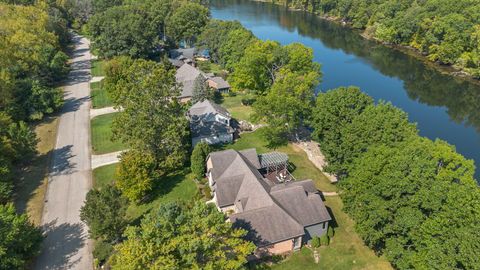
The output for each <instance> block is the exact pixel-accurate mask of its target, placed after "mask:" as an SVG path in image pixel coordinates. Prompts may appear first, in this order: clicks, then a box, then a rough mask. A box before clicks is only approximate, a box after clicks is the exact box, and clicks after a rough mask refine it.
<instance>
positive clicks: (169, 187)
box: [127, 168, 197, 220]
mask: <svg viewBox="0 0 480 270" xmlns="http://www.w3.org/2000/svg"><path fill="white" fill-rule="evenodd" d="M189 171H190V170H189V169H188V168H185V169H184V170H183V171H179V172H176V173H172V174H170V175H168V176H166V177H163V178H161V179H160V180H159V184H158V186H157V187H156V188H155V189H154V192H153V194H152V200H151V201H150V202H147V203H144V204H140V205H131V206H130V207H129V208H128V210H127V216H128V217H129V219H130V220H138V219H139V218H140V217H141V216H142V215H144V214H146V213H148V212H149V211H151V210H153V209H157V208H158V207H159V206H160V204H163V203H167V202H172V201H191V200H192V199H194V198H195V195H196V194H197V185H196V184H195V182H193V177H192V175H191V174H190V173H189Z"/></svg>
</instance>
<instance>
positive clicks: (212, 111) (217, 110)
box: [187, 99, 235, 146]
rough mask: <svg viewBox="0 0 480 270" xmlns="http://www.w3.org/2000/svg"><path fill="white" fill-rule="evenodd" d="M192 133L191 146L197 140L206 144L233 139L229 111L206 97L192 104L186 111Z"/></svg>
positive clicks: (227, 141)
mask: <svg viewBox="0 0 480 270" xmlns="http://www.w3.org/2000/svg"><path fill="white" fill-rule="evenodd" d="M187 117H188V119H189V121H190V133H191V134H192V146H195V145H196V144H197V143H199V142H206V143H208V144H219V143H229V142H232V141H233V133H234V132H235V130H234V129H233V128H232V127H231V125H230V121H231V116H230V113H229V112H228V111H227V110H226V109H225V108H223V107H222V106H220V105H218V104H216V103H215V102H212V101H210V100H208V99H206V100H203V101H199V102H197V103H195V104H193V106H192V107H190V109H189V110H188V112H187Z"/></svg>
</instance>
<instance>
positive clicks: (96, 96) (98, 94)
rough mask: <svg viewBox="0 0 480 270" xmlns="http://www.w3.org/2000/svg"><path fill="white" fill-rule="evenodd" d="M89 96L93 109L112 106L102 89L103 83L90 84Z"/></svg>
mask: <svg viewBox="0 0 480 270" xmlns="http://www.w3.org/2000/svg"><path fill="white" fill-rule="evenodd" d="M90 90H91V92H90V96H91V97H92V107H93V108H94V109H99V108H104V107H110V106H113V103H112V100H111V99H110V97H109V96H108V93H107V91H105V89H104V88H103V83H102V82H101V81H100V82H92V83H90Z"/></svg>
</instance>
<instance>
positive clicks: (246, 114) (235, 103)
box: [220, 94, 253, 122]
mask: <svg viewBox="0 0 480 270" xmlns="http://www.w3.org/2000/svg"><path fill="white" fill-rule="evenodd" d="M247 97H248V96H247V95H245V94H236V95H235V96H228V95H226V96H224V97H223V98H222V100H221V101H220V105H222V107H224V108H225V109H227V110H228V111H229V112H230V114H231V115H232V117H233V118H235V119H237V120H238V121H240V120H245V121H249V122H252V119H251V115H252V112H253V110H252V107H251V106H245V105H243V104H242V99H244V98H247Z"/></svg>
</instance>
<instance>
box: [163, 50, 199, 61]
mask: <svg viewBox="0 0 480 270" xmlns="http://www.w3.org/2000/svg"><path fill="white" fill-rule="evenodd" d="M196 51H197V50H196V48H187V49H183V48H180V49H173V50H170V51H169V54H170V57H171V58H174V59H178V58H180V57H182V56H183V57H186V58H189V59H192V60H193V58H194V57H195V53H196Z"/></svg>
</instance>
